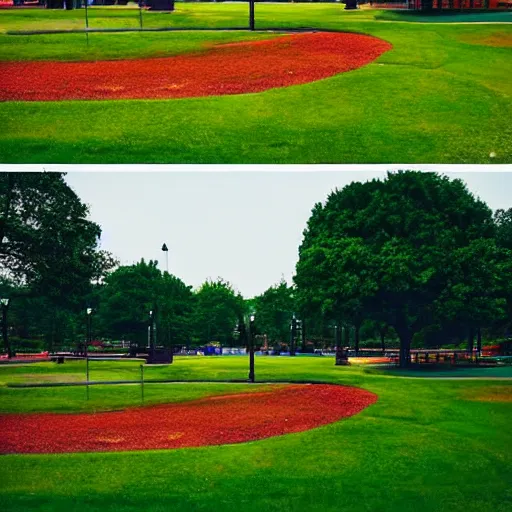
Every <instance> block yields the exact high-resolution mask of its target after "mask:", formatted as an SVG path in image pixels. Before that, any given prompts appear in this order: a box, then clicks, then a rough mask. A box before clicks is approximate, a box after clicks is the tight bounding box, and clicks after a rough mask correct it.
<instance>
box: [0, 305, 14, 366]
mask: <svg viewBox="0 0 512 512" xmlns="http://www.w3.org/2000/svg"><path fill="white" fill-rule="evenodd" d="M0 303H1V304H2V338H3V340H4V347H5V349H6V350H7V357H8V358H9V359H11V357H12V350H11V345H10V344H9V335H8V333H7V308H8V307H9V299H8V298H2V299H0Z"/></svg>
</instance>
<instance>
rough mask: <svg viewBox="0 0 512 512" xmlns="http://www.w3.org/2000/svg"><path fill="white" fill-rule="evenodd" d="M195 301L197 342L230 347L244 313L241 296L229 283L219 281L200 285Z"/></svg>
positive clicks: (210, 281) (194, 320)
mask: <svg viewBox="0 0 512 512" xmlns="http://www.w3.org/2000/svg"><path fill="white" fill-rule="evenodd" d="M195 299H196V302H195V309H194V316H193V324H194V333H195V339H196V341H197V342H199V343H209V342H218V343H220V344H221V345H226V344H232V343H233V341H234V330H235V327H236V326H237V325H238V323H239V322H240V321H241V319H242V318H243V316H244V313H245V312H246V311H245V310H246V307H245V304H244V299H243V297H242V296H241V295H240V294H239V293H237V292H236V291H235V290H234V288H233V287H232V286H231V284H230V283H228V282H227V281H224V280H223V279H221V278H219V279H217V280H216V281H213V280H207V281H206V282H205V283H203V284H202V285H201V287H200V288H199V290H197V292H196V293H195Z"/></svg>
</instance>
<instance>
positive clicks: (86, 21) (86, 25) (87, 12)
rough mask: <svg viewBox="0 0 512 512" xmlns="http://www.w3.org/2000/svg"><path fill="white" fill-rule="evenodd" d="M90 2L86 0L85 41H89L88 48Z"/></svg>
mask: <svg viewBox="0 0 512 512" xmlns="http://www.w3.org/2000/svg"><path fill="white" fill-rule="evenodd" d="M88 6H89V0H85V39H86V40H87V46H89V11H88Z"/></svg>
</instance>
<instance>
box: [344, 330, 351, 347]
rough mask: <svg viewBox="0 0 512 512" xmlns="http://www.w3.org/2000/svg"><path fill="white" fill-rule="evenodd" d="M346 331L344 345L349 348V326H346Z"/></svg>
mask: <svg viewBox="0 0 512 512" xmlns="http://www.w3.org/2000/svg"><path fill="white" fill-rule="evenodd" d="M344 331H345V339H344V340H343V345H344V346H345V347H347V348H349V347H350V330H349V329H348V328H347V327H345V329H344Z"/></svg>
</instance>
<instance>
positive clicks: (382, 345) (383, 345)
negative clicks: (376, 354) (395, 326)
mask: <svg viewBox="0 0 512 512" xmlns="http://www.w3.org/2000/svg"><path fill="white" fill-rule="evenodd" d="M380 348H381V349H382V354H384V352H386V333H385V331H384V329H381V330H380Z"/></svg>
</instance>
